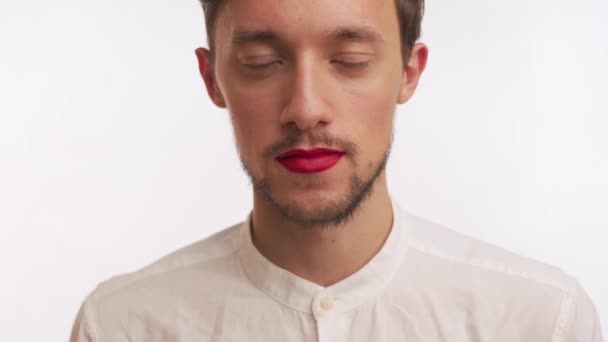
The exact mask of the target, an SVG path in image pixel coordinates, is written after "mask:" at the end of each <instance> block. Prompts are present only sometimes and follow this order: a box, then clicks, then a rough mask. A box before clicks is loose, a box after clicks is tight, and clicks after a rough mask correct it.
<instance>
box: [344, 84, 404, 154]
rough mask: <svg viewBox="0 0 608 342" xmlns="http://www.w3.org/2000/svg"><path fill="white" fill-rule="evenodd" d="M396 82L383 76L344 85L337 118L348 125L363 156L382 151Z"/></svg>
mask: <svg viewBox="0 0 608 342" xmlns="http://www.w3.org/2000/svg"><path fill="white" fill-rule="evenodd" d="M398 91H399V90H398V82H395V81H393V80H389V79H387V78H386V77H384V78H382V79H378V80H370V82H365V83H362V84H360V85H358V86H356V87H352V88H350V89H348V88H346V89H345V91H344V93H343V94H342V96H341V98H342V99H343V100H341V110H340V113H342V117H341V118H340V121H341V122H343V123H344V124H345V125H347V126H349V130H348V132H351V134H353V136H354V137H355V138H356V139H359V141H358V144H359V149H360V151H361V154H362V156H361V157H363V158H375V157H372V156H371V155H372V154H373V155H376V154H378V153H383V152H384V149H386V147H387V145H388V142H389V140H390V137H391V132H392V129H393V119H394V115H395V111H396V108H397V96H398Z"/></svg>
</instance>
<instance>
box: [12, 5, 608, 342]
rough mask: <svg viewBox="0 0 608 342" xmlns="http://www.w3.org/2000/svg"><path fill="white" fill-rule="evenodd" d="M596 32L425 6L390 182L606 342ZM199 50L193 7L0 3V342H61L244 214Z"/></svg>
mask: <svg viewBox="0 0 608 342" xmlns="http://www.w3.org/2000/svg"><path fill="white" fill-rule="evenodd" d="M606 18H608V2H606V1H605V0H577V1H576V2H573V1H566V0H534V1H530V0H511V1H497V0H492V1H488V0H462V1H448V0H436V1H433V0H428V4H427V14H426V19H425V21H424V25H423V27H424V34H423V41H425V42H427V43H428V45H429V47H430V51H431V54H430V61H429V64H428V69H427V72H426V74H425V75H424V78H423V80H422V83H421V85H420V88H419V91H418V93H417V94H416V96H415V97H414V99H413V100H412V101H411V102H410V103H409V104H407V105H405V106H403V107H401V108H400V109H399V114H398V116H399V118H398V121H397V128H396V142H395V147H394V153H393V155H392V160H391V162H390V164H389V169H388V172H389V183H390V187H391V189H392V193H393V195H394V196H395V197H396V198H397V200H398V201H399V202H400V203H401V206H402V207H404V208H406V209H408V210H410V211H412V212H414V213H416V214H418V215H421V216H425V217H427V218H429V219H432V220H434V221H437V222H439V223H443V224H446V225H448V226H451V227H452V228H454V229H455V230H458V231H461V232H464V233H466V234H469V235H472V236H475V237H478V238H481V239H483V240H486V241H488V242H491V243H494V244H497V245H499V246H502V247H505V248H507V249H510V250H512V251H515V252H517V253H520V254H524V255H526V256H529V257H533V258H535V259H539V260H541V261H543V262H546V263H550V264H554V265H558V266H560V267H562V268H563V269H564V270H565V271H567V272H568V273H570V274H572V275H574V276H576V277H577V278H578V279H579V280H580V282H581V283H582V284H583V286H584V287H585V288H586V289H587V290H588V292H589V293H590V295H591V297H592V298H593V300H594V301H595V303H596V306H597V308H598V311H599V314H600V317H601V319H602V324H603V326H604V328H606V327H608V293H607V291H606V290H607V289H608V275H607V274H606V273H607V271H608V249H607V248H606V247H607V243H608V232H607V231H606V229H608V177H607V176H606V175H608V134H607V131H608V118H607V116H608V103H607V100H606V96H607V95H606V90H607V80H608V67H607V66H606V61H608V24H607V23H608V21H607V19H606ZM204 41H205V39H204V29H203V16H202V12H201V10H200V8H199V5H198V3H197V2H196V1H195V0H187V1H174V0H171V1H169V0H164V1H160V0H146V1H144V0H127V1H125V0H122V1H118V0H102V1H82V0H53V1H10V2H9V1H3V2H1V3H0V229H1V231H0V232H1V235H0V275H1V278H0V279H1V281H0V341H66V340H67V338H68V333H69V330H70V327H71V324H72V321H73V319H74V316H75V314H76V311H77V309H78V307H79V305H80V302H81V300H82V299H83V298H84V297H85V296H86V295H87V294H88V293H89V292H90V291H91V290H93V288H94V287H95V286H96V285H97V283H99V282H100V281H102V280H104V279H107V278H108V277H110V276H112V275H115V274H117V273H122V272H127V271H131V270H134V269H137V268H139V267H141V266H144V265H145V264H147V263H149V262H152V261H153V260H155V259H157V258H158V257H160V256H162V255H164V254H166V253H168V252H170V251H172V250H174V249H176V248H179V247H180V246H183V245H185V244H188V243H190V242H193V241H195V240H198V239H200V238H203V237H205V236H207V235H209V234H211V233H213V232H215V231H217V230H219V229H222V228H224V227H226V226H228V225H230V224H233V223H235V222H238V221H240V220H242V219H243V218H244V217H245V215H246V214H247V213H248V210H249V209H250V207H251V194H250V190H249V185H248V180H247V178H246V177H245V176H244V175H243V173H242V172H241V170H240V165H239V162H238V160H237V157H236V153H235V149H234V147H233V140H232V131H231V127H230V123H229V119H228V116H227V114H226V113H225V112H223V111H220V110H217V109H216V108H214V107H213V106H212V104H211V102H210V101H209V100H208V98H207V95H206V92H205V91H204V88H203V83H202V82H201V81H200V79H199V76H198V74H197V65H196V62H195V57H194V53H193V51H194V49H195V48H196V47H197V46H200V45H203V44H204ZM206 160H209V161H211V162H206ZM605 334H606V333H605Z"/></svg>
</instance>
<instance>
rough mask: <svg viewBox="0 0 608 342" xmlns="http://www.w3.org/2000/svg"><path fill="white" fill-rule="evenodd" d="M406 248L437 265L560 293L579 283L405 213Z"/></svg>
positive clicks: (547, 267) (558, 271)
mask: <svg viewBox="0 0 608 342" xmlns="http://www.w3.org/2000/svg"><path fill="white" fill-rule="evenodd" d="M403 222H404V226H405V229H406V231H407V234H406V235H407V245H408V247H409V248H410V249H412V250H414V251H415V252H416V253H420V254H421V255H423V256H424V257H426V258H431V259H434V260H436V261H437V263H438V265H441V264H445V265H447V266H462V267H465V268H467V269H470V270H471V271H474V272H477V273H479V274H480V275H483V274H494V275H502V276H504V277H508V278H513V279H525V280H527V281H529V282H531V283H538V284H539V285H541V286H548V287H552V288H555V289H559V290H561V291H569V290H571V289H573V288H574V287H576V281H575V280H574V279H573V278H572V277H571V276H569V275H568V274H566V273H565V272H563V271H562V270H561V269H559V268H558V267H555V266H552V265H549V264H546V263H542V262H540V261H537V260H534V259H532V258H529V257H525V256H522V255H519V254H516V253H513V252H510V251H508V250H506V249H504V248H502V247H499V246H496V245H493V244H491V243H488V242H485V241H481V240H479V239H476V238H473V237H470V236H467V235H465V234H461V233H459V232H456V231H455V230H452V229H450V228H448V227H446V226H443V225H441V224H438V223H435V222H432V221H430V220H427V219H425V218H422V217H419V216H416V215H413V214H411V213H407V212H403Z"/></svg>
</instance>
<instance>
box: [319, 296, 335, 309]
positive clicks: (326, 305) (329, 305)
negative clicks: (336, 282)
mask: <svg viewBox="0 0 608 342" xmlns="http://www.w3.org/2000/svg"><path fill="white" fill-rule="evenodd" d="M320 304H321V309H323V310H325V311H328V310H331V309H333V307H334V299H333V298H332V297H331V296H330V295H325V296H323V297H321V303H320Z"/></svg>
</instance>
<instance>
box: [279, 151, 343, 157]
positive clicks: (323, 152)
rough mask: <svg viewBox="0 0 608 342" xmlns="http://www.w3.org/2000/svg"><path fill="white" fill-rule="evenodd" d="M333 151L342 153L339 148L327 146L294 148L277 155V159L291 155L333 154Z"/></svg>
mask: <svg viewBox="0 0 608 342" xmlns="http://www.w3.org/2000/svg"><path fill="white" fill-rule="evenodd" d="M335 153H344V152H343V151H339V150H332V149H329V148H313V149H311V150H304V149H294V150H290V151H287V152H285V153H283V154H281V155H279V156H278V157H277V159H285V158H292V157H316V156H319V155H323V154H335Z"/></svg>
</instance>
